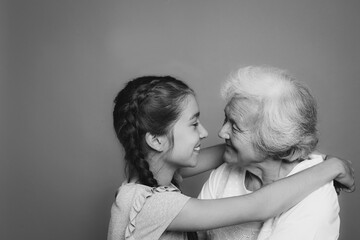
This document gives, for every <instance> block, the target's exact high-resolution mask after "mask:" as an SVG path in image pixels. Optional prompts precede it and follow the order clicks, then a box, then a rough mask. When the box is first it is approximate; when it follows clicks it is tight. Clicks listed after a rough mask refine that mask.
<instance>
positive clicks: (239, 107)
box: [225, 97, 259, 122]
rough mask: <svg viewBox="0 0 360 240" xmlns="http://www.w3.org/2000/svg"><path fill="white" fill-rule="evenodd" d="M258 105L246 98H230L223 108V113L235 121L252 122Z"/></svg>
mask: <svg viewBox="0 0 360 240" xmlns="http://www.w3.org/2000/svg"><path fill="white" fill-rule="evenodd" d="M258 107H259V106H258V104H257V103H255V101H252V100H250V99H248V98H239V97H234V98H232V99H231V100H230V101H229V102H228V104H227V105H226V107H225V113H226V115H227V116H228V117H229V118H232V119H233V120H235V121H240V122H248V120H250V119H251V120H254V117H257V113H258Z"/></svg>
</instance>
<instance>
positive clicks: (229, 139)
mask: <svg viewBox="0 0 360 240" xmlns="http://www.w3.org/2000/svg"><path fill="white" fill-rule="evenodd" d="M256 113H257V105H256V104H255V103H251V101H249V100H247V99H244V98H232V99H231V101H230V102H229V103H228V104H227V105H226V107H225V120H224V124H223V126H222V128H221V130H220V132H219V137H221V138H223V139H224V140H225V143H226V149H225V153H224V161H225V162H227V163H231V164H237V165H239V166H241V167H247V166H251V164H253V163H258V162H262V161H263V160H264V158H263V156H262V154H260V152H259V151H258V150H257V149H256V148H255V147H254V146H253V143H252V134H253V132H254V131H253V127H254V126H255V125H254V122H255V121H256V119H257V114H256Z"/></svg>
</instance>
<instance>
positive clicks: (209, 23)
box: [0, 0, 360, 240]
mask: <svg viewBox="0 0 360 240" xmlns="http://www.w3.org/2000/svg"><path fill="white" fill-rule="evenodd" d="M0 7H1V20H3V18H7V21H0V22H1V27H2V30H1V32H2V33H6V34H5V35H6V37H1V38H0V42H1V52H3V51H5V50H7V52H8V56H7V62H6V64H8V65H7V67H2V68H1V71H0V72H1V78H6V80H7V81H3V79H2V81H1V88H0V89H1V106H2V107H4V111H2V117H1V121H5V119H8V120H9V121H8V122H7V123H8V124H7V127H6V128H4V129H3V128H2V131H5V130H6V131H5V133H4V136H7V138H6V140H7V142H6V144H8V145H6V144H5V141H4V146H7V148H6V150H7V151H6V152H5V151H4V152H2V155H5V156H4V157H3V156H2V158H3V159H4V160H5V161H4V166H5V168H2V167H1V169H2V172H3V171H4V170H3V169H7V170H6V171H4V172H5V173H7V174H8V175H5V173H4V174H3V173H2V174H1V175H2V176H1V182H2V185H1V186H2V187H3V185H4V184H3V182H5V183H6V186H4V188H5V189H6V191H5V192H3V193H5V194H4V195H5V201H6V205H5V206H6V207H3V204H1V205H2V207H1V208H0V211H1V213H3V212H5V211H6V212H5V213H6V214H5V218H6V219H5V221H6V224H7V225H3V224H1V225H2V226H5V228H6V232H5V230H4V231H3V230H1V231H0V232H2V234H7V236H6V237H1V239H12V240H13V239H14V240H15V239H16V240H17V239H54V240H56V239H69V240H70V239H76V240H80V239H87V240H88V239H94V240H95V239H105V238H106V232H107V224H108V220H109V210H110V206H111V202H112V201H113V197H114V192H115V189H116V188H117V187H118V186H119V185H120V183H121V182H122V180H123V179H124V175H123V170H122V168H123V163H122V161H121V157H122V152H121V149H120V148H119V146H118V144H117V142H116V139H115V136H114V134H113V130H112V122H111V111H112V100H113V98H114V95H115V94H116V93H117V91H118V90H119V88H121V87H122V86H123V84H124V83H125V82H126V81H127V80H128V79H129V78H133V77H136V76H140V75H143V74H150V73H151V74H172V75H175V76H178V77H180V78H182V79H184V80H186V81H187V82H188V83H189V84H190V85H191V86H192V87H193V88H194V89H195V90H196V91H197V92H198V100H199V102H200V107H201V110H202V113H201V115H202V121H203V123H204V125H205V126H206V127H207V129H208V130H209V137H208V139H207V140H206V141H205V144H204V145H211V144H214V143H218V142H221V140H220V139H218V137H217V131H218V130H219V128H220V125H221V123H222V120H223V109H222V108H223V102H221V100H220V97H219V96H218V91H219V86H220V83H221V81H222V80H224V79H225V78H226V76H227V75H228V73H229V72H230V71H231V70H234V69H236V68H237V67H238V66H240V65H248V64H270V65H273V66H277V67H282V68H286V69H289V70H290V71H291V72H292V73H293V74H294V75H295V76H297V77H298V78H299V79H301V80H303V81H305V82H306V83H307V84H308V85H309V86H310V88H311V89H312V91H313V94H314V95H315V96H316V98H317V99H318V103H319V111H320V112H319V114H320V116H319V118H320V121H319V129H320V133H321V140H320V149H322V150H324V151H326V152H329V153H332V154H334V155H339V156H342V157H343V158H347V159H350V160H352V161H353V162H354V167H355V168H356V170H357V174H359V172H360V162H359V159H358V156H359V150H358V149H359V148H358V143H359V141H358V137H359V135H360V128H359V124H358V123H359V122H360V112H359V111H360V110H359V109H360V108H359V103H360V96H359V90H360V82H359V75H360V72H359V71H360V70H359V69H360V68H359V62H360V47H359V42H360V28H359V26H360V15H359V14H358V12H359V10H360V3H359V2H358V1H357V0H345V1H336V0H327V1H321V0H303V1H295V0H294V1H289V0H267V1H253V0H251V1H250V0H249V1H237V0H222V1H208V0H197V1H176V0H150V1H149V0H142V1H140V0H128V1H116V0H113V1H111V0H106V1H105V0H104V1H95V0H89V1H85V0H84V1H81V0H77V1H73V0H71V1H70V0H63V1H55V0H33V1H25V0H12V1H8V5H6V4H5V3H2V4H1V5H0ZM4 9H5V10H4ZM3 13H4V15H3ZM5 13H6V14H5ZM6 39H8V40H9V41H8V42H6V41H5V40H6ZM4 45H5V46H6V47H4ZM3 56H6V55H2V60H4V57H3ZM6 64H5V63H4V66H6ZM5 70H7V73H6V72H5ZM4 89H6V90H4ZM5 97H6V99H5ZM3 100H4V102H5V100H6V101H7V102H8V104H7V105H5V104H3ZM6 106H8V107H9V108H8V109H7V110H8V111H5V110H6V109H5V108H6ZM3 113H5V114H4V116H3ZM7 163H8V164H7ZM2 164H3V161H2ZM4 176H5V178H4ZM205 177H206V176H201V177H198V178H193V179H190V180H186V181H185V183H184V188H185V192H187V193H188V194H191V195H196V192H197V191H198V190H199V187H200V186H201V180H202V179H204V178H205ZM190 181H196V184H195V186H193V185H190ZM359 194H360V193H359V191H358V192H355V193H353V194H341V196H340V202H341V218H342V227H341V237H340V239H343V240H345V239H346V240H350V239H359V238H360V229H359V227H358V222H359V221H360V216H359V215H360V210H359V207H358V204H357V202H358V201H359ZM3 217H4V215H3V214H1V218H3Z"/></svg>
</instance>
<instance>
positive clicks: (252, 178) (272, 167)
mask: <svg viewBox="0 0 360 240" xmlns="http://www.w3.org/2000/svg"><path fill="white" fill-rule="evenodd" d="M297 164H298V162H297V161H296V162H285V161H281V160H274V159H266V160H264V161H263V162H260V163H256V164H254V165H251V166H248V167H246V168H245V169H246V170H247V171H248V172H250V174H249V173H248V174H246V175H245V186H246V187H247V188H248V190H251V191H255V190H258V189H259V188H260V187H261V186H264V185H267V184H270V183H273V182H275V181H277V180H279V179H281V178H284V177H286V176H287V175H288V174H289V173H290V172H291V170H292V169H293V168H294V167H295V166H296V165H297Z"/></svg>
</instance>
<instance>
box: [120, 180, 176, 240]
mask: <svg viewBox="0 0 360 240" xmlns="http://www.w3.org/2000/svg"><path fill="white" fill-rule="evenodd" d="M162 192H180V190H179V189H178V188H177V187H175V186H174V185H171V186H160V187H153V188H151V187H141V188H139V189H138V191H137V192H136V196H135V198H134V202H133V205H132V207H131V209H130V214H129V218H130V221H129V224H128V225H127V227H126V229H125V239H129V240H130V239H132V238H131V236H132V235H133V233H134V231H135V228H136V217H137V215H138V214H139V212H140V211H141V209H142V208H143V206H144V205H145V202H146V200H147V199H148V198H149V197H151V196H152V195H153V194H154V193H162Z"/></svg>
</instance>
